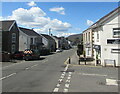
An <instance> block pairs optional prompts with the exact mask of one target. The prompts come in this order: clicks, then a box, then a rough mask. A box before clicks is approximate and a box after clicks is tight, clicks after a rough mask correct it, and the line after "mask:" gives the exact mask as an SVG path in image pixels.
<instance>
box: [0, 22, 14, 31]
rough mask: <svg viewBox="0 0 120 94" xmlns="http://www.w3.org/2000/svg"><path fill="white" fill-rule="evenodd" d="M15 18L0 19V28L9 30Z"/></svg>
mask: <svg viewBox="0 0 120 94" xmlns="http://www.w3.org/2000/svg"><path fill="white" fill-rule="evenodd" d="M14 22H15V20H5V21H0V30H1V31H9V30H10V28H11V26H12V25H13V23H14Z"/></svg>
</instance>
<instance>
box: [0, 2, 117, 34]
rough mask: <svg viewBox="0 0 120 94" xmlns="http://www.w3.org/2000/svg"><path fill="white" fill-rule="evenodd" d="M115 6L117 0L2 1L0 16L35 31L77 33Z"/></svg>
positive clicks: (1, 18) (0, 18)
mask: <svg viewBox="0 0 120 94" xmlns="http://www.w3.org/2000/svg"><path fill="white" fill-rule="evenodd" d="M117 7H118V3H117V2H56V3H55V2H34V1H31V2H3V3H2V16H1V17H0V20H5V19H9V20H16V21H17V23H18V25H19V26H22V27H26V28H30V29H31V28H34V30H35V31H36V32H38V33H44V34H48V30H49V28H51V32H52V34H53V35H57V36H68V35H71V34H79V33H81V32H82V31H84V30H85V29H87V28H88V27H89V26H90V25H92V24H93V23H94V22H96V21H97V20H99V19H100V18H101V17H103V16H105V15H106V14H107V13H109V12H111V11H112V10H114V9H115V8H117Z"/></svg>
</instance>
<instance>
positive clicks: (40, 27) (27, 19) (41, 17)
mask: <svg viewBox="0 0 120 94" xmlns="http://www.w3.org/2000/svg"><path fill="white" fill-rule="evenodd" d="M0 19H3V18H2V17H1V18H0ZM7 19H8V20H16V21H17V23H18V25H21V26H25V27H28V28H34V29H35V31H37V32H39V33H43V32H48V30H49V28H51V29H52V31H55V32H56V31H57V32H66V31H68V30H69V29H70V28H71V27H72V26H71V24H70V23H67V22H62V21H60V20H58V19H51V18H50V17H47V16H46V13H45V12H44V11H43V10H42V9H41V8H39V7H31V8H30V9H24V8H18V9H16V10H14V11H13V12H12V15H11V16H8V17H7Z"/></svg>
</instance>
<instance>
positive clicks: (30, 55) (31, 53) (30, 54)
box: [23, 49, 40, 60]
mask: <svg viewBox="0 0 120 94" xmlns="http://www.w3.org/2000/svg"><path fill="white" fill-rule="evenodd" d="M23 58H24V60H32V59H39V58H40V53H39V51H38V50H31V49H26V50H25V51H24V57H23Z"/></svg>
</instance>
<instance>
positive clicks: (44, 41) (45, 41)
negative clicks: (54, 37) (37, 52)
mask: <svg viewBox="0 0 120 94" xmlns="http://www.w3.org/2000/svg"><path fill="white" fill-rule="evenodd" d="M42 43H43V44H44V47H46V48H47V49H48V48H49V47H48V40H47V39H46V38H45V37H42Z"/></svg>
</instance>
